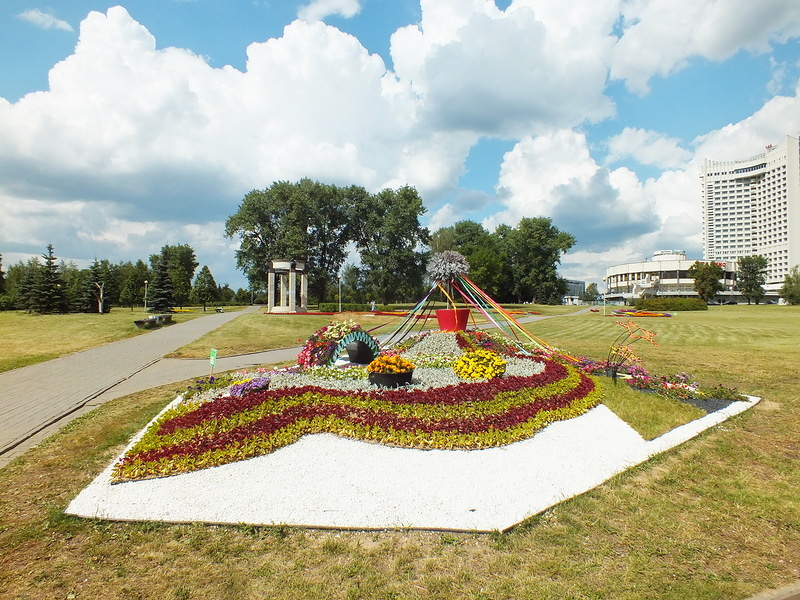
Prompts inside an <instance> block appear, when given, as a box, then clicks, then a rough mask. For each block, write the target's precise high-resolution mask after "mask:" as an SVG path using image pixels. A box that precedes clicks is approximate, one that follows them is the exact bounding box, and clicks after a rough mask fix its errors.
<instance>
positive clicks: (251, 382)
mask: <svg viewBox="0 0 800 600" xmlns="http://www.w3.org/2000/svg"><path fill="white" fill-rule="evenodd" d="M269 381H270V378H269V377H254V378H253V379H248V380H247V381H243V382H241V383H234V384H233V385H232V386H231V391H230V395H231V396H236V397H237V398H241V397H242V396H243V395H244V394H246V393H248V392H256V391H258V390H266V389H268V388H269Z"/></svg>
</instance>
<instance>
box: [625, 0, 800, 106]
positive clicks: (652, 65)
mask: <svg viewBox="0 0 800 600" xmlns="http://www.w3.org/2000/svg"><path fill="white" fill-rule="evenodd" d="M621 15H622V22H623V29H624V31H623V34H622V36H621V38H620V40H619V42H618V43H617V44H616V45H615V47H614V50H613V57H612V62H611V76H612V77H613V78H616V79H623V80H625V82H626V85H627V86H628V88H629V89H631V90H632V91H634V92H637V93H640V94H643V93H646V92H647V91H649V85H648V82H649V80H650V79H651V78H652V77H654V76H657V75H658V76H662V77H665V76H668V75H670V74H671V73H674V72H676V71H678V70H680V69H682V68H684V67H685V66H686V65H687V64H688V63H689V61H690V60H691V59H693V58H705V59H708V60H713V61H721V60H725V59H727V58H730V57H731V56H733V55H734V54H736V53H737V52H739V51H741V50H748V51H752V52H765V51H767V50H768V49H769V47H770V44H771V43H772V42H783V41H786V40H787V39H788V38H790V37H793V36H798V35H800V3H797V2H787V1H786V0H761V1H760V2H752V1H751V0H726V1H725V2H719V1H718V0H649V1H643V0H626V1H623V2H622V11H621Z"/></svg>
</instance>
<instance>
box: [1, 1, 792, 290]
mask: <svg viewBox="0 0 800 600" xmlns="http://www.w3.org/2000/svg"><path fill="white" fill-rule="evenodd" d="M799 92H800V2H794V1H789V0H759V2H753V1H752V0H570V2H554V1H553V0H502V1H501V0H241V1H240V0H158V1H155V0H127V1H124V0H123V3H122V4H118V3H115V2H107V1H104V0H70V1H69V2H50V3H47V4H45V3H42V2H40V1H39V0H3V2H2V5H0V209H1V210H0V254H2V260H3V267H4V269H7V268H8V266H9V265H12V264H15V263H17V262H19V261H20V260H23V261H24V260H27V259H28V258H29V257H31V256H40V255H41V254H42V253H43V252H44V251H45V249H46V247H47V245H48V244H49V243H52V244H53V246H54V248H55V254H56V256H58V257H59V258H60V259H63V260H64V261H66V262H74V263H75V264H76V265H77V266H79V267H86V266H88V265H89V264H90V263H91V262H92V260H94V259H95V258H98V259H109V260H111V261H112V262H119V261H126V260H136V259H139V258H141V259H143V260H147V258H148V257H149V256H150V255H151V254H154V253H157V252H158V251H159V249H160V248H161V247H162V246H163V245H164V244H173V245H174V244H189V245H191V246H192V247H193V248H194V249H195V253H196V256H197V260H198V262H199V263H200V265H201V266H202V265H208V266H209V268H210V269H211V271H212V273H213V274H214V277H215V279H216V281H217V282H218V283H221V284H222V283H228V284H229V285H230V286H231V287H232V288H233V289H237V288H239V287H247V282H246V279H245V278H244V276H243V275H242V273H241V272H239V271H237V270H236V264H235V255H234V253H235V250H236V247H237V244H238V240H237V239H235V238H234V239H230V238H226V237H225V235H224V224H225V220H226V219H227V218H228V217H229V216H230V215H232V214H234V213H235V212H236V211H237V210H238V207H239V205H240V204H241V202H242V199H243V198H244V195H245V194H246V193H248V192H249V191H251V190H253V189H266V188H268V187H270V185H272V183H273V182H275V181H299V180H300V179H302V178H304V177H307V178H310V179H312V180H316V181H320V182H322V183H329V184H335V185H341V186H349V185H353V184H355V185H360V186H363V187H365V188H366V189H367V190H369V191H371V192H378V191H380V190H382V189H385V188H397V187H399V186H403V185H411V186H414V187H415V188H416V189H417V191H418V192H419V194H420V196H421V197H422V198H423V201H424V204H425V207H426V213H425V215H424V216H423V218H422V223H423V225H425V226H427V227H428V228H429V229H430V230H431V232H433V231H435V230H436V229H438V228H440V227H445V226H448V225H452V224H453V223H455V222H457V221H460V220H465V219H470V220H473V221H476V222H479V223H481V224H482V225H483V226H484V227H486V228H487V229H488V230H489V231H492V230H494V228H495V227H496V226H497V225H499V224H501V223H505V224H508V225H511V226H515V225H516V224H517V223H518V222H519V220H520V219H521V218H523V217H549V218H551V219H552V221H553V224H554V225H555V226H556V227H558V228H559V229H561V230H562V231H567V232H569V233H571V234H572V235H573V236H574V237H575V239H576V243H575V245H574V247H573V248H572V250H571V251H570V252H569V253H567V254H566V255H565V256H564V257H563V260H562V264H561V268H560V273H561V275H562V276H564V277H566V278H568V279H578V280H584V281H586V282H587V283H588V282H595V283H598V284H599V287H600V289H601V291H602V290H603V289H604V286H603V284H602V279H603V277H604V275H605V272H606V269H607V268H608V267H609V266H611V265H615V264H620V263H625V262H632V261H638V260H643V259H645V258H647V257H649V256H651V255H652V254H653V252H655V251H657V250H684V251H685V252H686V253H687V255H688V257H689V258H702V220H701V204H700V203H701V189H700V180H699V174H700V168H701V165H702V161H703V159H704V158H710V159H713V160H736V159H745V158H748V157H750V156H753V155H755V154H758V153H760V152H763V151H764V148H765V146H767V145H768V144H777V143H780V142H781V141H783V140H784V139H785V136H786V135H792V136H797V135H798V134H800V93H799Z"/></svg>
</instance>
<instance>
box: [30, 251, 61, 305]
mask: <svg viewBox="0 0 800 600" xmlns="http://www.w3.org/2000/svg"><path fill="white" fill-rule="evenodd" d="M42 258H44V264H43V265H42V266H41V269H40V271H39V278H38V281H37V282H36V286H35V293H34V298H33V306H34V308H35V310H37V311H38V312H40V313H42V314H51V313H59V312H66V295H65V290H64V289H63V285H64V281H63V279H62V277H61V272H60V270H59V268H58V265H57V264H56V260H58V259H57V258H56V256H55V255H54V254H53V244H48V245H47V253H46V254H42Z"/></svg>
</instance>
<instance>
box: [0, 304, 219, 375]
mask: <svg viewBox="0 0 800 600" xmlns="http://www.w3.org/2000/svg"><path fill="white" fill-rule="evenodd" d="M148 314H149V313H146V312H144V311H143V310H142V309H141V308H139V309H136V310H133V311H131V310H129V309H125V308H117V309H112V310H111V312H110V313H107V314H104V315H101V314H84V313H71V314H66V315H38V314H31V313H27V312H22V311H0V373H2V372H3V371H8V370H10V369H17V368H19V367H24V366H27V365H32V364H35V363H40V362H44V361H46V360H50V359H53V358H58V357H59V356H65V355H67V354H71V353H73V352H80V351H81V350H86V349H88V348H93V347H95V346H100V345H102V344H107V343H109V342H116V341H117V340H122V339H125V338H129V337H133V336H135V335H142V334H145V333H147V332H146V330H142V329H137V327H136V325H134V321H136V320H137V319H142V318H144V317H146V316H148ZM204 314H206V315H208V314H214V313H213V312H206V313H203V312H202V308H200V309H196V310H195V311H193V312H177V313H175V314H174V315H173V320H174V321H175V322H176V323H180V322H181V321H185V320H187V319H195V318H197V317H201V316H203V315H204Z"/></svg>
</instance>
